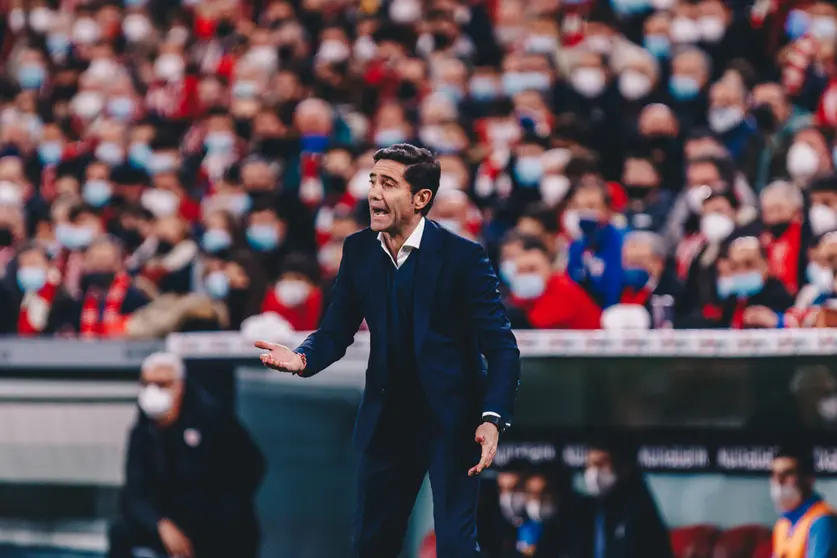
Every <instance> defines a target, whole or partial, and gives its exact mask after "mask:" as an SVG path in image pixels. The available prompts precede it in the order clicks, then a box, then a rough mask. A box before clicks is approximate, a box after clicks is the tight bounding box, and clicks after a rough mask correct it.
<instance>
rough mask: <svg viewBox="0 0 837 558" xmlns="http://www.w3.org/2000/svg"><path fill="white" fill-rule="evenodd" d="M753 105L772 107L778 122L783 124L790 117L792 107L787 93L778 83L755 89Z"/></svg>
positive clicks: (766, 84)
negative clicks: (789, 104)
mask: <svg viewBox="0 0 837 558" xmlns="http://www.w3.org/2000/svg"><path fill="white" fill-rule="evenodd" d="M753 104H754V105H755V106H758V105H767V106H769V107H770V110H771V112H772V113H773V116H775V117H776V122H779V123H783V122H784V121H785V120H787V119H788V117H789V116H790V107H789V106H788V99H787V97H786V96H785V91H784V89H783V88H782V86H781V85H779V84H778V83H763V84H761V85H757V86H755V87H754V88H753Z"/></svg>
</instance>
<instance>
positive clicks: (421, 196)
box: [413, 188, 433, 213]
mask: <svg viewBox="0 0 837 558" xmlns="http://www.w3.org/2000/svg"><path fill="white" fill-rule="evenodd" d="M432 199H433V192H431V191H430V190H428V189H427V188H425V189H423V190H419V191H418V192H416V195H415V196H414V201H413V203H415V205H416V210H417V211H418V212H419V213H421V212H422V210H423V209H424V208H425V207H427V204H429V203H430V200H432Z"/></svg>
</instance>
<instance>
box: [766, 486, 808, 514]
mask: <svg viewBox="0 0 837 558" xmlns="http://www.w3.org/2000/svg"><path fill="white" fill-rule="evenodd" d="M770 499H771V500H773V505H774V506H776V509H777V510H779V511H780V512H789V511H791V510H795V509H796V508H797V507H799V505H800V504H801V503H802V493H801V492H800V491H799V489H798V488H796V487H795V486H791V485H788V484H778V483H776V482H773V481H771V482H770Z"/></svg>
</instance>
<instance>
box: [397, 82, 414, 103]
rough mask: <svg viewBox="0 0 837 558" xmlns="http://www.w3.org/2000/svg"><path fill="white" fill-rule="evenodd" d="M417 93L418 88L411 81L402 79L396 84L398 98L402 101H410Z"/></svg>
mask: <svg viewBox="0 0 837 558" xmlns="http://www.w3.org/2000/svg"><path fill="white" fill-rule="evenodd" d="M416 95H418V88H417V87H416V84H415V83H413V82H412V81H402V82H401V85H399V86H398V98H399V99H401V100H402V101H410V100H412V99H415V98H416Z"/></svg>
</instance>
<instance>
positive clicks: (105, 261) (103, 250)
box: [84, 242, 120, 273]
mask: <svg viewBox="0 0 837 558" xmlns="http://www.w3.org/2000/svg"><path fill="white" fill-rule="evenodd" d="M119 268H120V261H119V249H118V248H117V247H116V246H114V245H113V244H110V243H108V242H100V243H98V244H94V245H93V246H91V247H90V248H88V250H87V252H86V253H85V254H84V270H85V271H86V272H87V273H116V272H118V271H119Z"/></svg>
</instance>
